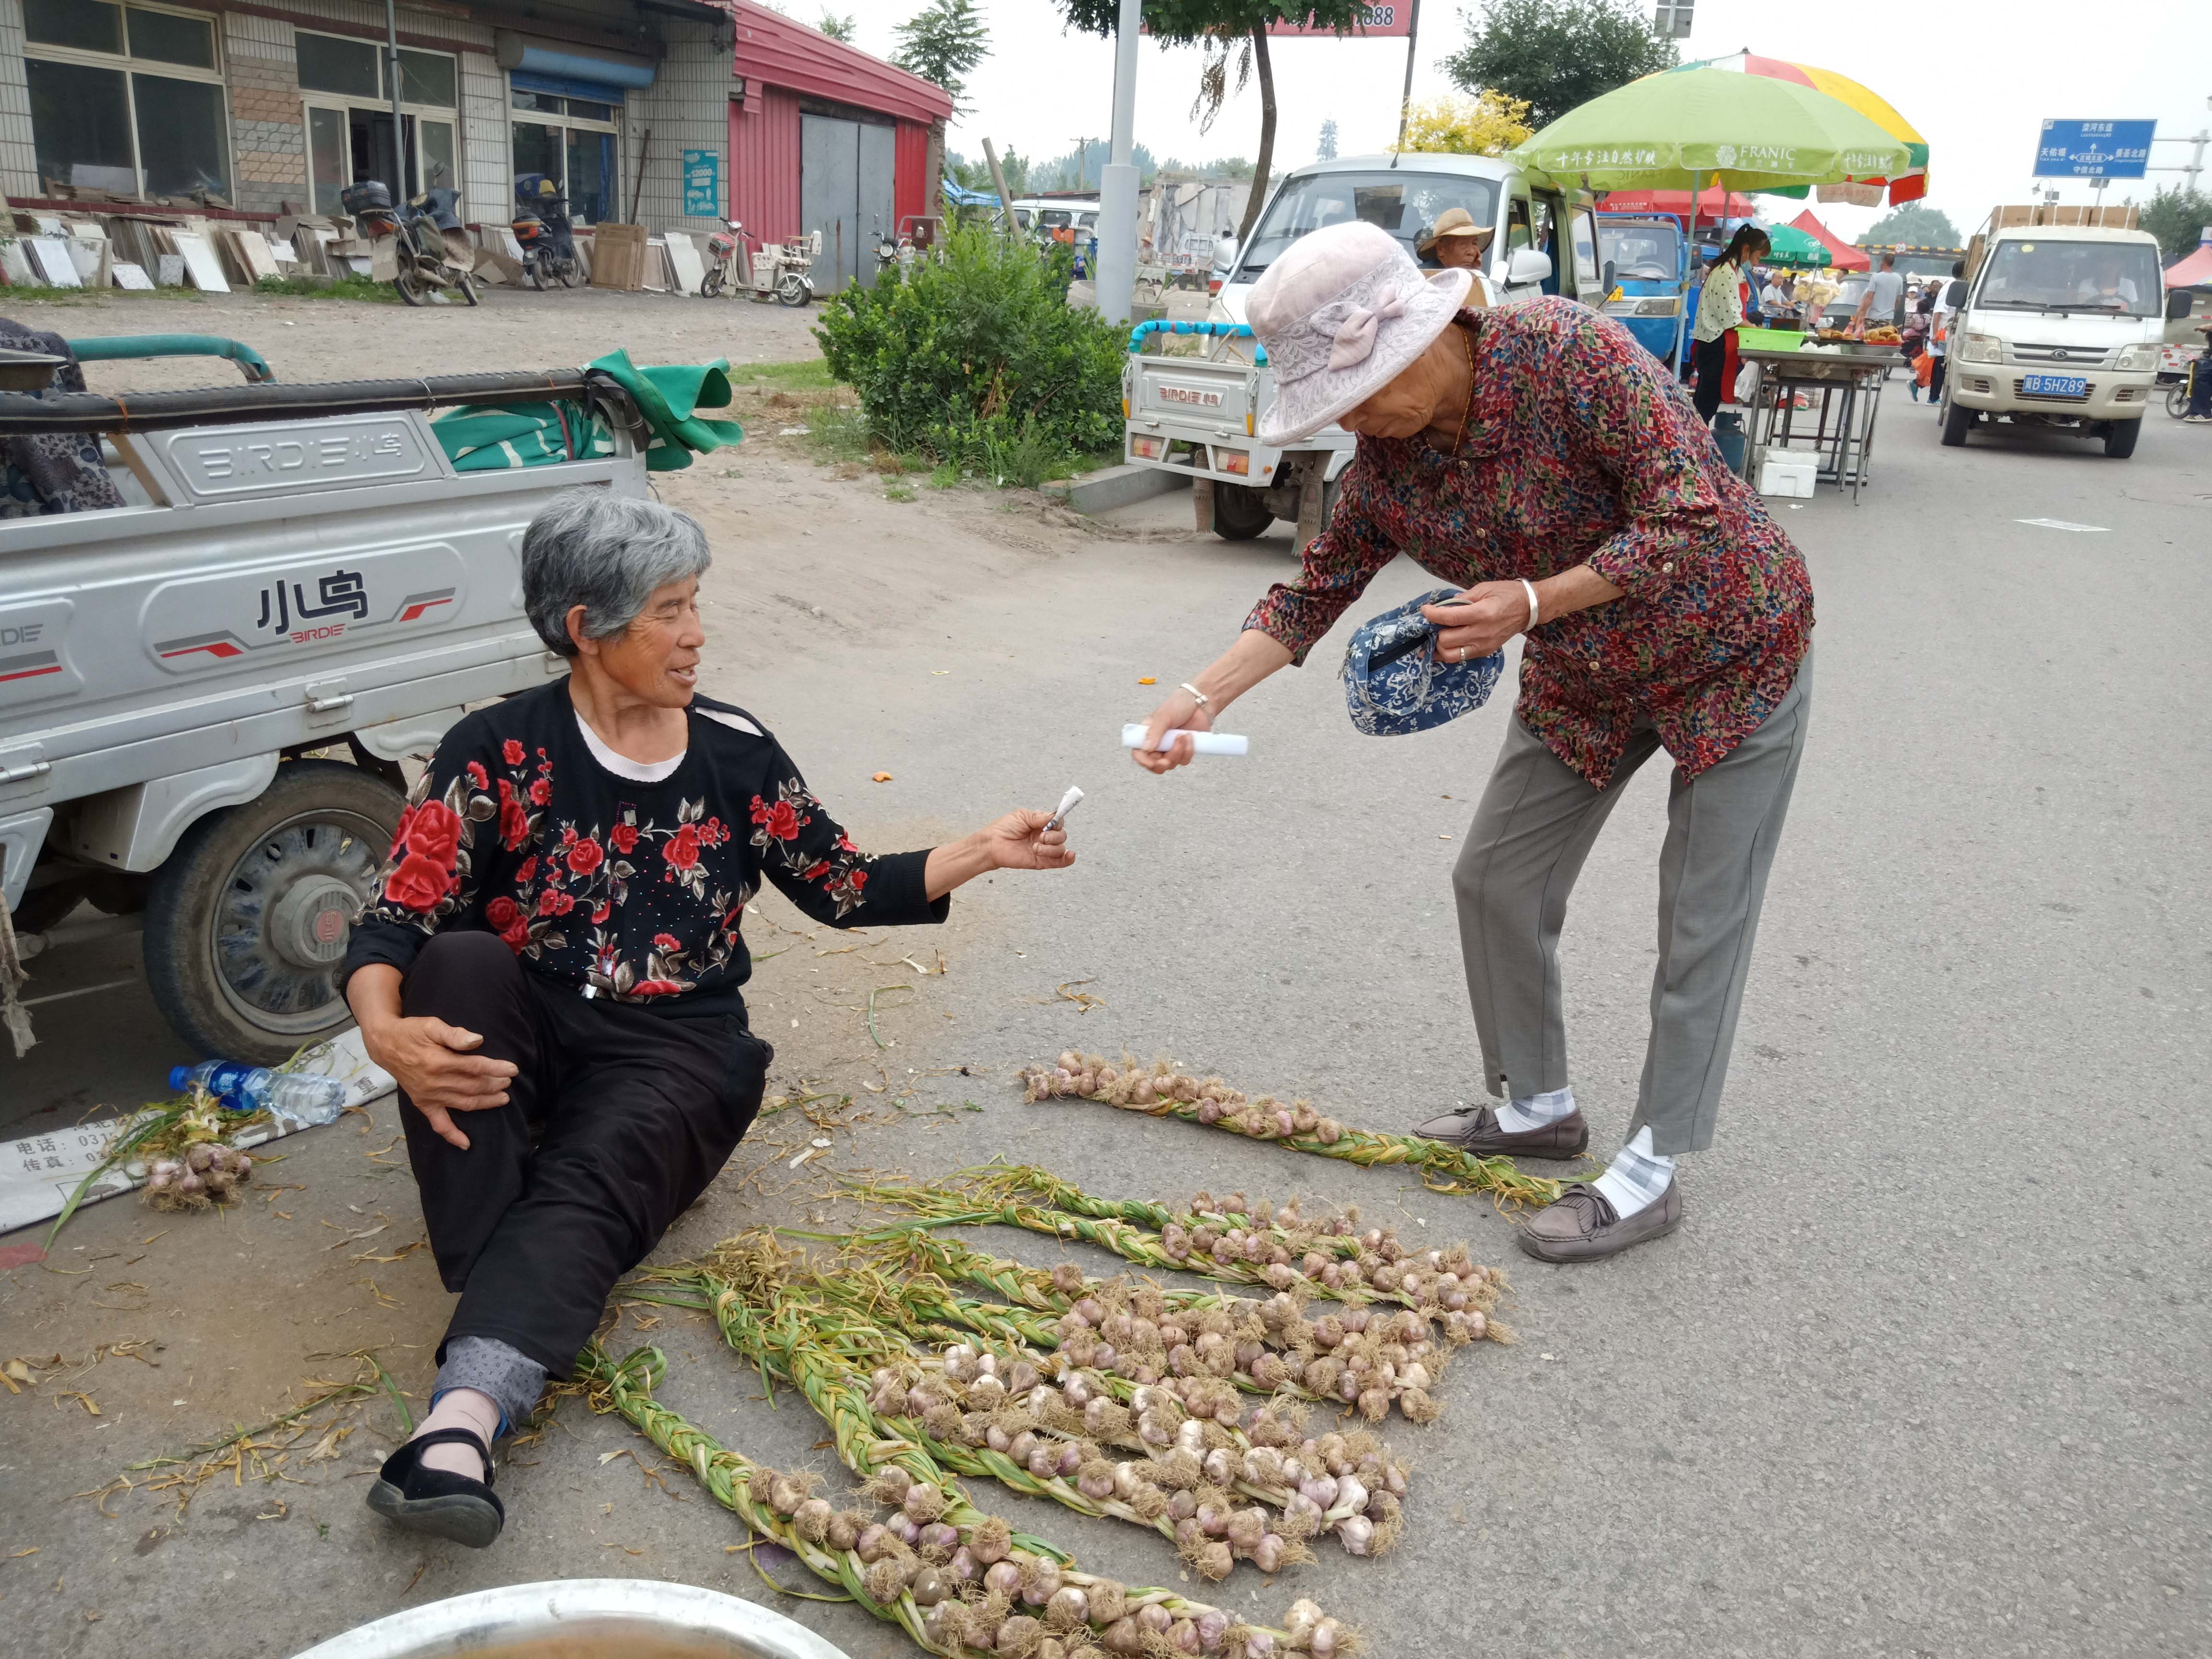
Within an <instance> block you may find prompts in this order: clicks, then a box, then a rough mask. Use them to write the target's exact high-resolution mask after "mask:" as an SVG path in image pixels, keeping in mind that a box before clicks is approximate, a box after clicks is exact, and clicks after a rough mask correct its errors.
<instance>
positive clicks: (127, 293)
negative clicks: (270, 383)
mask: <svg viewBox="0 0 2212 1659" xmlns="http://www.w3.org/2000/svg"><path fill="white" fill-rule="evenodd" d="M205 297H206V296H205V295H203V294H202V293H201V292H200V291H199V290H198V289H196V288H157V289H151V290H150V291H149V290H147V289H128V288H49V287H47V286H46V284H45V283H12V284H10V285H9V286H8V287H6V288H0V304H9V305H21V304H22V303H24V302H25V301H29V302H30V303H32V304H34V305H46V306H96V305H98V304H99V303H100V301H103V300H201V299H204V298H205Z"/></svg>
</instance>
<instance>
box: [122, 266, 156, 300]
mask: <svg viewBox="0 0 2212 1659" xmlns="http://www.w3.org/2000/svg"><path fill="white" fill-rule="evenodd" d="M113 275H114V277H115V286H116V287H118V288H127V289H132V290H133V291H135V292H137V293H141V294H143V293H148V292H150V291H151V290H152V289H153V286H154V279H153V278H152V277H151V276H148V275H147V274H146V268H145V267H144V266H143V265H136V264H131V261H130V260H128V259H118V260H117V261H116V262H115V269H114V271H113Z"/></svg>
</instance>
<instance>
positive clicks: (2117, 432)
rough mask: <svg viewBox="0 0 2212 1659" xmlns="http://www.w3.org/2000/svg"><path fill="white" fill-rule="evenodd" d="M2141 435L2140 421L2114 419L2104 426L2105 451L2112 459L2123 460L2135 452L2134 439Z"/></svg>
mask: <svg viewBox="0 0 2212 1659" xmlns="http://www.w3.org/2000/svg"><path fill="white" fill-rule="evenodd" d="M2140 437H2142V421H2141V420H2140V419H2137V420H2133V421H2114V422H2112V423H2111V424H2110V425H2108V426H2106V428H2105V453H2106V455H2108V456H2110V457H2111V458H2112V459H2113V460H2116V461H2124V460H2125V459H2127V458H2128V457H2129V456H2130V455H2132V454H2134V453H2136V439H2138V438H2140Z"/></svg>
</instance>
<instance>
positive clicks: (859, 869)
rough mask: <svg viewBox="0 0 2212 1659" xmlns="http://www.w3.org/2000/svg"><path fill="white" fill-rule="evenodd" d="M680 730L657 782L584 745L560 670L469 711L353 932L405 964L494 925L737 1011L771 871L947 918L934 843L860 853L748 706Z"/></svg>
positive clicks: (566, 961) (666, 990)
mask: <svg viewBox="0 0 2212 1659" xmlns="http://www.w3.org/2000/svg"><path fill="white" fill-rule="evenodd" d="M689 719H690V742H689V744H688V746H687V747H686V749H685V750H684V757H683V759H682V760H681V761H680V762H679V763H678V764H677V767H676V769H675V770H674V771H673V772H671V773H670V774H669V775H667V776H666V777H665V778H662V779H660V780H659V781H657V782H649V783H648V782H641V781H637V780H635V779H632V778H628V777H624V776H623V775H620V774H618V773H616V772H613V771H610V770H609V769H607V768H606V767H605V766H604V765H602V764H601V763H599V760H598V759H597V758H595V757H593V755H592V751H591V747H590V745H589V744H588V743H587V741H586V738H585V735H584V732H583V729H582V727H581V726H580V724H579V722H578V720H577V716H576V711H575V708H574V704H573V703H571V702H570V701H569V698H568V681H567V680H566V679H562V680H556V681H555V682H553V683H551V684H548V685H545V686H543V687H541V688H540V689H538V690H534V691H528V692H525V693H524V694H523V695H522V696H518V697H510V698H508V699H507V701H506V702H501V703H498V704H495V705H494V706H492V707H490V708H480V709H478V710H477V712H476V713H474V714H470V715H467V716H466V717H465V718H464V719H463V720H460V721H459V723H458V724H456V725H455V726H453V728H452V730H450V731H448V732H447V733H446V736H445V738H444V740H443V741H442V742H441V743H440V744H439V745H438V752H437V753H436V755H435V756H434V757H432V758H431V762H430V766H429V769H428V770H427V771H426V772H425V773H424V774H423V775H422V779H421V781H418V782H417V783H416V786H415V788H414V791H413V792H412V793H410V796H409V797H408V803H407V811H406V813H405V815H404V817H402V818H401V819H400V823H399V830H398V835H397V836H394V837H393V840H392V854H391V858H390V860H388V861H387V863H386V866H385V869H384V872H383V879H384V887H383V892H382V895H381V896H380V898H379V900H378V902H376V903H374V905H372V906H370V907H369V908H368V909H367V910H366V911H364V912H363V913H362V918H361V920H360V921H359V922H357V923H356V925H355V927H354V930H353V938H352V941H351V943H350V944H349V945H348V947H347V950H346V958H345V969H344V973H345V976H346V977H351V975H353V973H354V971H355V970H356V969H359V968H362V967H364V966H366V965H367V964H368V963H373V962H383V963H390V964H391V965H392V966H393V967H395V968H397V969H399V970H400V971H401V972H402V973H404V972H405V971H406V970H407V969H408V967H409V965H410V964H411V963H413V962H414V960H415V953H416V951H418V950H420V949H421V948H422V942H423V940H425V939H428V938H429V937H430V935H432V934H433V933H440V932H442V931H444V930H446V929H447V928H457V927H459V928H468V927H473V928H482V929H484V930H486V931H489V932H490V933H497V934H498V935H499V936H500V937H501V939H505V940H506V941H507V945H508V946H509V948H510V949H512V950H513V951H514V953H515V954H516V955H517V956H518V957H520V958H521V959H522V962H523V964H524V966H525V967H526V968H527V969H530V970H531V971H532V972H534V973H538V974H543V975H545V977H546V978H548V979H550V980H553V981H556V982H558V983H561V984H563V985H567V986H570V987H574V989H576V990H577V991H578V992H580V993H585V992H586V987H588V994H593V995H597V996H601V997H607V998H611V999H612V1000H615V1001H617V1002H626V1003H635V1004H638V1005H641V1006H645V1007H647V1008H651V1009H653V1010H654V1011H656V1012H665V1013H670V1014H705V1013H709V1012H736V1011H738V1009H740V1008H741V1007H742V1004H741V1003H740V1001H739V1000H738V987H739V986H741V985H743V984H744V982H745V981H746V980H747V979H748V978H749V977H750V975H751V973H752V958H751V956H750V953H749V952H748V951H746V949H745V944H744V939H742V938H741V937H740V936H739V933H738V926H739V923H740V921H741V920H742V918H743V915H744V905H745V902H746V901H747V900H748V899H750V897H751V896H753V895H754V894H755V893H757V892H758V891H759V890H760V884H761V881H762V879H763V877H765V878H767V879H768V880H769V881H772V882H774V883H775V884H776V885H777V886H778V887H780V888H781V889H782V890H783V891H784V893H785V895H786V896H788V897H789V898H790V900H791V902H793V903H794V904H796V905H797V906H798V907H799V908H800V909H801V910H804V911H805V913H806V914H807V915H810V916H811V917H813V918H814V920H816V921H820V922H826V923H828V924H829V926H831V927H892V926H898V925H902V924H904V923H909V922H921V921H944V920H945V913H946V911H947V910H948V909H949V908H950V907H951V900H950V899H949V898H939V899H937V900H935V901H932V900H930V899H929V898H928V897H927V896H925V894H924V890H923V887H922V866H923V864H924V863H925V861H926V860H927V858H928V856H929V854H928V853H927V851H923V852H916V853H895V854H887V855H885V856H883V857H879V858H876V857H870V856H869V855H868V854H865V853H862V852H860V850H859V849H858V848H855V847H854V845H853V843H852V842H851V840H850V839H849V838H848V837H847V836H846V834H845V832H844V831H843V830H842V829H839V828H838V826H837V824H836V822H835V820H833V819H832V818H831V817H829V814H828V813H827V812H825V811H823V808H822V803H821V802H819V801H818V800H817V799H815V798H814V797H813V795H812V794H811V793H808V791H807V787H806V785H805V781H803V780H802V779H801V778H800V777H799V769H798V768H797V767H795V766H793V764H792V763H791V759H790V757H788V756H787V755H786V754H785V753H784V752H783V749H782V747H781V745H780V744H778V743H777V742H776V741H775V738H773V737H771V736H769V733H768V732H766V731H765V730H763V728H762V727H761V726H759V725H758V724H757V722H756V721H755V720H753V719H752V717H751V716H750V715H749V714H745V713H744V710H742V709H738V708H731V707H730V706H729V705H727V704H726V703H718V702H710V701H709V700H708V699H707V698H705V697H696V698H694V699H693V700H692V702H691V706H690V710H689Z"/></svg>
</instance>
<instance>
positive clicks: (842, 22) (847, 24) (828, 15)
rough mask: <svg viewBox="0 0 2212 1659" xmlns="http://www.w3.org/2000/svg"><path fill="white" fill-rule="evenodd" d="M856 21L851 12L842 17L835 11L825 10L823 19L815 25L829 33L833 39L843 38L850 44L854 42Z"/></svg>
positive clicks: (823, 31)
mask: <svg viewBox="0 0 2212 1659" xmlns="http://www.w3.org/2000/svg"><path fill="white" fill-rule="evenodd" d="M854 21H855V20H854V18H853V17H852V16H851V15H849V14H848V15H846V16H843V17H840V16H838V15H837V14H836V12H834V11H824V12H823V14H822V21H820V22H818V23H817V24H816V25H815V26H814V27H816V28H817V29H819V30H821V32H822V33H824V34H826V35H828V36H829V38H830V39H831V40H842V41H843V42H844V43H845V44H846V45H847V46H851V45H852V44H853V24H854Z"/></svg>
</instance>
